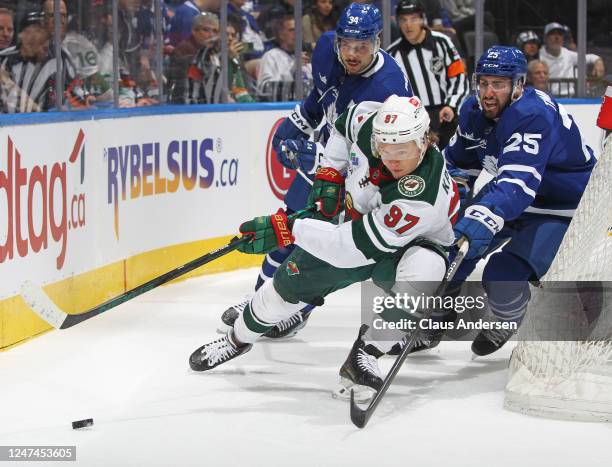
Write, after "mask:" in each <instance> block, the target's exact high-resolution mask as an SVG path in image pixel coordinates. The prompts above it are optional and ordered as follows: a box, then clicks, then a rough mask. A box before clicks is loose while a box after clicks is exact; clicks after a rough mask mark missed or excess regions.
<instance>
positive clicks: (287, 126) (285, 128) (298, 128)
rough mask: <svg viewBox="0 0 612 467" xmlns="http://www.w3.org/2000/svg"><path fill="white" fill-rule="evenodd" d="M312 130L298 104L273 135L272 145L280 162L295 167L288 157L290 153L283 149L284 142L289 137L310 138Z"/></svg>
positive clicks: (289, 167)
mask: <svg viewBox="0 0 612 467" xmlns="http://www.w3.org/2000/svg"><path fill="white" fill-rule="evenodd" d="M310 132H312V128H311V126H310V123H308V122H307V121H306V119H305V118H304V117H303V116H302V111H301V109H300V106H299V105H298V106H296V108H295V110H294V111H293V112H291V115H289V116H288V117H287V118H285V120H283V123H281V124H280V125H279V126H278V128H277V129H276V131H275V132H274V136H272V147H273V148H274V150H275V151H276V157H277V158H278V162H280V163H281V164H282V165H284V166H285V167H287V168H288V169H295V166H294V165H293V162H292V161H291V159H289V158H288V155H287V154H285V153H284V151H283V150H282V147H281V146H282V144H283V142H284V141H285V140H287V139H308V136H309V133H310Z"/></svg>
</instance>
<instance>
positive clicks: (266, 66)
mask: <svg viewBox="0 0 612 467" xmlns="http://www.w3.org/2000/svg"><path fill="white" fill-rule="evenodd" d="M273 29H274V37H275V47H273V48H272V49H270V50H268V51H267V52H266V53H265V54H264V55H263V57H262V59H261V67H260V71H259V77H258V79H257V89H258V93H259V95H261V96H263V97H265V98H268V99H269V98H270V97H272V99H273V100H275V99H276V98H277V97H278V96H276V95H275V94H276V93H275V92H274V91H273V92H272V96H270V90H269V87H270V86H272V85H271V84H270V83H279V82H284V83H292V82H293V81H294V75H295V71H294V70H295V20H294V19H293V16H285V17H284V18H281V19H279V20H276V22H275V23H274V26H273ZM302 64H303V68H302V74H303V78H304V79H312V70H311V67H310V56H309V54H307V53H304V52H302Z"/></svg>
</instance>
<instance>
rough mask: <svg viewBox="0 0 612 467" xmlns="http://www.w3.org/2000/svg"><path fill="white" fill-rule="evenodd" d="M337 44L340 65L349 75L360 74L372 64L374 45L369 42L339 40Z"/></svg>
mask: <svg viewBox="0 0 612 467" xmlns="http://www.w3.org/2000/svg"><path fill="white" fill-rule="evenodd" d="M338 42H339V44H338V48H339V49H340V56H341V57H342V63H343V64H344V68H345V69H346V72H347V73H348V74H349V75H357V74H359V73H361V72H362V71H363V70H365V69H366V68H367V66H368V65H369V64H370V63H371V62H372V59H373V55H374V43H373V42H372V41H371V40H364V41H359V40H357V39H339V40H338Z"/></svg>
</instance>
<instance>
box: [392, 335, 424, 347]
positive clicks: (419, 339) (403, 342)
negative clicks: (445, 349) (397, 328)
mask: <svg viewBox="0 0 612 467" xmlns="http://www.w3.org/2000/svg"><path fill="white" fill-rule="evenodd" d="M409 340H410V336H405V337H404V338H403V339H402V340H401V341H399V342H398V343H399V346H400V350H403V349H404V347H406V344H408V341H409ZM429 344H430V341H429V339H428V338H427V337H425V336H423V335H419V336H418V337H417V338H416V340H415V341H414V345H413V346H412V348H415V347H418V346H419V345H424V346H428V345H429Z"/></svg>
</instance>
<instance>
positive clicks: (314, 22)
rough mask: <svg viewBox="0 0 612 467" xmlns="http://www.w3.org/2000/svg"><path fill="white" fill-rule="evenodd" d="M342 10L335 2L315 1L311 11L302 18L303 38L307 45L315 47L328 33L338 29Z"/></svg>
mask: <svg viewBox="0 0 612 467" xmlns="http://www.w3.org/2000/svg"><path fill="white" fill-rule="evenodd" d="M339 17H340V9H339V8H338V6H337V5H334V2H333V0H315V2H314V4H313V5H312V7H311V9H310V11H309V12H308V13H306V14H305V15H304V16H302V37H303V41H304V43H305V44H310V45H311V47H314V45H315V43H316V42H317V41H318V40H319V37H321V34H323V33H324V32H326V31H331V30H332V29H334V28H335V27H336V23H337V22H338V18H339Z"/></svg>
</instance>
